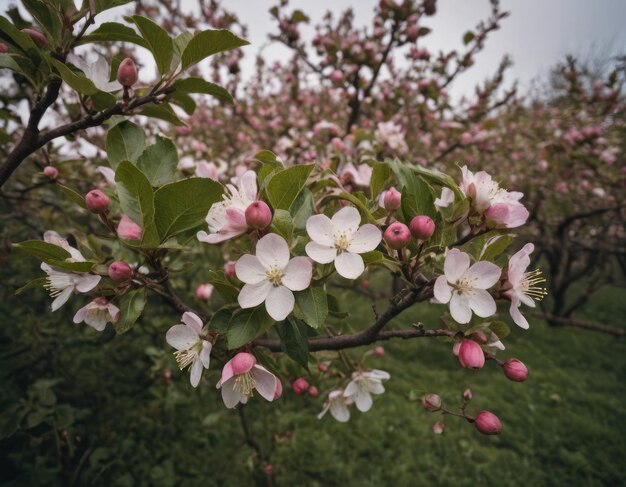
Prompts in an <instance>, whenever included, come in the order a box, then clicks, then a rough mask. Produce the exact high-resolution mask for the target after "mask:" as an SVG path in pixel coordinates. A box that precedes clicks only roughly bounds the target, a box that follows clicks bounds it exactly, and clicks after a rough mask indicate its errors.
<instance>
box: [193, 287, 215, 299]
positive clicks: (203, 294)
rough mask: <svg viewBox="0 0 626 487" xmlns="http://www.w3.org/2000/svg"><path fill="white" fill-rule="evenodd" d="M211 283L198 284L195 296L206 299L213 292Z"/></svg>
mask: <svg viewBox="0 0 626 487" xmlns="http://www.w3.org/2000/svg"><path fill="white" fill-rule="evenodd" d="M213 289H214V288H213V284H200V285H198V287H197V288H196V298H198V299H202V300H204V301H208V300H209V299H210V298H211V294H213Z"/></svg>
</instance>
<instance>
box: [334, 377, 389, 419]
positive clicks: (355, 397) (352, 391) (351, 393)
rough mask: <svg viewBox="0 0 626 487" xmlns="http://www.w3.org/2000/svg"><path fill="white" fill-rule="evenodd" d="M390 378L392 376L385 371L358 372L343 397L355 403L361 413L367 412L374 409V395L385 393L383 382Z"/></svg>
mask: <svg viewBox="0 0 626 487" xmlns="http://www.w3.org/2000/svg"><path fill="white" fill-rule="evenodd" d="M389 378H390V375H389V374H388V373H387V372H385V371H384V370H376V369H374V370H366V371H360V370H359V371H356V372H354V373H353V374H352V380H351V381H350V383H349V384H348V386H347V387H346V390H345V391H344V393H343V395H344V397H346V398H349V399H350V400H351V401H354V403H355V404H356V407H357V409H358V410H359V411H361V412H363V413H364V412H367V411H369V410H370V408H371V407H372V403H373V399H372V394H382V393H383V392H385V387H384V386H383V381H384V380H389Z"/></svg>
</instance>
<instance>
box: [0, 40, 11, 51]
mask: <svg viewBox="0 0 626 487" xmlns="http://www.w3.org/2000/svg"><path fill="white" fill-rule="evenodd" d="M7 52H9V46H7V45H6V44H5V43H4V42H0V54H6V53H7Z"/></svg>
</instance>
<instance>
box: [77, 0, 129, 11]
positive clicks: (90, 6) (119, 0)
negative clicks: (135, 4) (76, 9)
mask: <svg viewBox="0 0 626 487" xmlns="http://www.w3.org/2000/svg"><path fill="white" fill-rule="evenodd" d="M130 2H132V0H83V3H82V5H81V7H80V9H81V10H89V11H91V13H92V14H99V13H100V12H104V11H105V10H109V9H111V8H115V7H119V6H121V5H126V4H127V3H130Z"/></svg>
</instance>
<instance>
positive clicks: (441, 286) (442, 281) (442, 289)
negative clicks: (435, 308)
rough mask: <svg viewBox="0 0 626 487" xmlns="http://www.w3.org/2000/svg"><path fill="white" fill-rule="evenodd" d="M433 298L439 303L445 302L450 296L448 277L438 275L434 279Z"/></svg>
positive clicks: (450, 289)
mask: <svg viewBox="0 0 626 487" xmlns="http://www.w3.org/2000/svg"><path fill="white" fill-rule="evenodd" d="M433 293H434V295H435V299H436V300H437V301H439V302H440V303H447V302H448V301H450V298H451V297H452V288H451V287H450V286H449V285H448V279H447V278H446V276H439V277H438V278H437V280H436V281H435V287H434V289H433Z"/></svg>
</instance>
